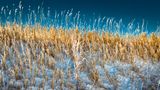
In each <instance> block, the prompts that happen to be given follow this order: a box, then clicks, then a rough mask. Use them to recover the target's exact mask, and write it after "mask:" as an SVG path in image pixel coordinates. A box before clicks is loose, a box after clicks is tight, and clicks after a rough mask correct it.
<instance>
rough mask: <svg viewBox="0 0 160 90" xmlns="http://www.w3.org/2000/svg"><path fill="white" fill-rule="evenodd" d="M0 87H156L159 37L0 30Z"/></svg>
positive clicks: (130, 89)
mask: <svg viewBox="0 0 160 90" xmlns="http://www.w3.org/2000/svg"><path fill="white" fill-rule="evenodd" d="M0 38H1V40H0V61H1V64H0V68H1V70H0V86H1V89H31V88H32V89H35V90H36V89H40V88H43V89H45V90H48V89H55V90H57V89H63V90H70V89H74V90H75V89H78V90H79V89H85V90H100V89H102V90H106V89H107V90H108V89H109V90H114V89H119V90H135V89H137V90H142V89H155V90H156V89H158V88H159V87H158V83H159V80H160V69H159V68H160V62H159V60H160V46H159V45H160V37H159V36H156V35H155V34H154V33H153V34H151V35H150V36H149V37H147V36H146V34H145V33H142V34H140V35H139V36H128V37H120V36H119V35H118V34H116V35H113V34H109V33H107V32H104V33H103V34H102V35H100V34H98V33H95V32H92V31H91V32H86V33H82V32H81V31H79V30H78V29H75V30H70V31H65V30H63V29H59V30H56V29H54V28H51V29H50V30H48V31H47V30H46V29H45V28H42V27H40V26H39V27H36V26H35V27H21V26H19V25H16V24H15V25H13V26H9V25H8V26H5V27H1V29H0Z"/></svg>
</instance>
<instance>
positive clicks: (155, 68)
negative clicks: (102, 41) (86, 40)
mask: <svg viewBox="0 0 160 90" xmlns="http://www.w3.org/2000/svg"><path fill="white" fill-rule="evenodd" d="M0 58H1V57H0ZM1 62H2V61H1ZM84 63H85V67H87V68H88V67H90V66H91V65H90V64H91V62H90V61H85V60H84V61H83V62H81V63H80V64H84ZM133 63H134V66H133V65H132V64H127V63H124V62H120V61H118V60H115V61H106V62H103V65H101V64H100V63H99V62H98V61H97V63H96V65H95V67H94V68H93V67H91V68H88V69H87V70H80V69H79V72H78V75H79V78H80V79H79V80H78V81H77V80H76V79H75V65H74V62H73V61H72V60H71V59H65V60H62V61H56V62H55V69H50V68H48V67H47V66H44V67H45V68H44V70H43V69H42V67H43V66H42V67H38V64H37V63H36V62H35V61H33V62H32V65H33V70H32V71H31V70H30V69H29V68H27V66H26V68H24V69H25V70H23V71H24V72H22V73H21V72H20V71H19V75H18V77H19V78H18V79H16V78H15V76H14V73H15V72H14V71H13V68H14V64H12V63H11V60H7V62H6V65H7V69H4V68H3V69H2V64H0V67H1V70H0V79H1V80H2V81H1V82H0V84H1V89H2V90H6V89H9V90H16V89H22V90H25V89H27V90H30V89H32V90H38V89H40V88H41V89H45V90H52V89H53V87H51V86H52V85H51V84H52V82H53V81H54V89H55V90H59V89H61V87H63V88H62V89H63V90H70V89H72V90H75V89H79V90H80V89H83V90H115V89H116V90H151V89H153V90H160V87H159V86H158V84H159V85H160V69H159V68H160V62H158V63H153V62H150V61H149V60H148V61H145V62H144V61H143V60H138V59H135V60H134V62H133ZM36 70H37V71H36ZM57 70H58V71H60V72H61V71H62V72H61V74H58V72H56V71H57ZM92 70H96V71H98V77H99V78H98V81H96V82H94V81H93V80H92V79H91V76H90V73H91V72H92ZM43 71H44V72H43ZM69 71H70V74H71V75H70V77H69V76H68V72H69ZM57 75H60V76H57ZM26 82H27V84H25V83H26ZM61 82H63V84H61ZM77 82H78V86H77ZM61 85H62V86H61ZM77 87H78V88H77Z"/></svg>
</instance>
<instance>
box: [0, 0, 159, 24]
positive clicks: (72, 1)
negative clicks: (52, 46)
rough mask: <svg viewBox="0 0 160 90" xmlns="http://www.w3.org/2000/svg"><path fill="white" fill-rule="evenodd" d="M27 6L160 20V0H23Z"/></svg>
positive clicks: (8, 1) (4, 1)
mask: <svg viewBox="0 0 160 90" xmlns="http://www.w3.org/2000/svg"><path fill="white" fill-rule="evenodd" d="M21 1H22V4H23V6H24V7H25V8H28V6H29V5H31V7H32V8H37V7H38V5H41V4H42V2H43V7H44V8H47V7H50V8H51V10H68V9H72V8H73V10H74V11H75V12H76V11H80V12H81V13H83V14H88V15H92V14H93V13H95V14H96V15H101V16H108V17H116V18H131V19H136V18H137V19H145V20H148V21H152V22H154V23H157V22H159V21H160V0H21ZM13 3H14V4H15V5H18V3H19V0H0V6H6V5H8V6H10V7H11V8H12V4H13Z"/></svg>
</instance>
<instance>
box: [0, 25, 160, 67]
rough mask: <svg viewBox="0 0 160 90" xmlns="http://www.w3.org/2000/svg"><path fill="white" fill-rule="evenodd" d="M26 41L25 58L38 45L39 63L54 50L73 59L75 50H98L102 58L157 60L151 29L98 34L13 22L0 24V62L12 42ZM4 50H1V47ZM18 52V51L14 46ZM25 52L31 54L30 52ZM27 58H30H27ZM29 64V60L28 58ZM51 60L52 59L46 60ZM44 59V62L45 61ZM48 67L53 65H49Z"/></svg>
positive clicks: (53, 54)
mask: <svg viewBox="0 0 160 90" xmlns="http://www.w3.org/2000/svg"><path fill="white" fill-rule="evenodd" d="M20 41H22V42H23V43H26V44H27V45H28V47H30V48H31V50H29V48H27V49H26V51H27V52H26V53H28V58H32V56H34V59H36V58H37V56H36V51H35V50H36V48H41V49H42V52H40V56H41V60H40V61H39V63H40V64H43V63H44V54H45V53H46V54H48V55H49V56H51V57H54V58H55V57H56V55H57V54H59V53H62V52H65V54H66V55H67V56H69V57H73V60H76V56H75V55H76V54H75V53H78V52H81V53H86V52H87V51H88V52H90V53H93V52H100V53H103V57H104V59H106V60H116V59H118V60H122V61H129V60H132V59H133V57H135V56H138V57H139V58H142V59H143V60H146V59H152V60H154V61H159V60H160V46H159V45H160V37H159V36H156V35H155V34H154V33H152V34H151V35H150V36H149V37H147V35H146V33H142V34H140V35H138V36H128V37H121V36H120V35H119V34H116V35H113V34H109V33H108V32H103V33H102V35H99V34H98V33H96V32H91V31H90V32H84V34H82V32H80V31H78V29H76V30H70V31H65V30H62V29H59V30H56V29H54V28H50V30H47V28H45V27H40V26H38V27H29V26H26V27H23V28H22V27H21V26H19V25H17V24H15V25H12V26H11V25H7V26H5V27H2V26H1V27H0V46H1V48H0V53H1V54H2V55H3V60H2V63H5V59H6V58H7V55H8V54H7V53H8V48H9V47H12V46H13V45H14V43H15V42H20ZM2 47H3V48H5V50H2V49H3V48H2ZM15 52H16V53H17V55H18V52H17V51H16V49H15ZM29 54H33V55H32V56H30V55H29ZM28 60H30V59H28ZM28 62H29V64H30V65H31V61H28ZM49 63H52V64H53V62H50V61H49ZM49 63H48V65H49ZM49 67H50V68H51V67H53V66H52V65H49Z"/></svg>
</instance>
